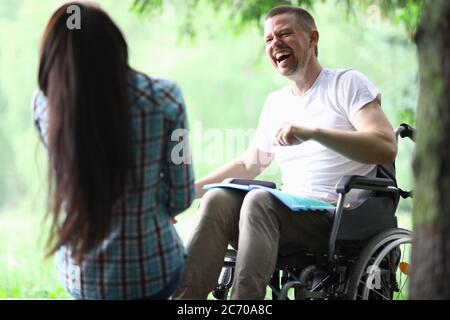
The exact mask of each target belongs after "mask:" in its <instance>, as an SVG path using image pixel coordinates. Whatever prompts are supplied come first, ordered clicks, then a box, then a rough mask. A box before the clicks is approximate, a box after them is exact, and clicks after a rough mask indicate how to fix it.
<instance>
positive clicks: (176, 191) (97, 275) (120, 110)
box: [33, 2, 194, 299]
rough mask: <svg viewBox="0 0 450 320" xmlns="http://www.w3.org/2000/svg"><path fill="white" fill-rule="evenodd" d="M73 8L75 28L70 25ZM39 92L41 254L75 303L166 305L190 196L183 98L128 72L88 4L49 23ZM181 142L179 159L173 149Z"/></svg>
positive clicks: (113, 38)
mask: <svg viewBox="0 0 450 320" xmlns="http://www.w3.org/2000/svg"><path fill="white" fill-rule="evenodd" d="M71 6H76V8H77V9H79V11H78V13H79V14H80V26H79V27H80V28H69V24H68V19H69V18H71V15H72V14H73V11H71V10H70V8H74V7H71ZM68 8H69V10H68ZM68 12H71V13H68ZM39 89H40V90H39V91H37V92H36V93H35V95H34V96H33V108H34V109H33V110H34V120H35V125H36V128H37V129H38V132H39V136H40V138H41V141H42V142H43V143H44V145H45V146H46V147H47V150H48V158H49V180H48V181H49V197H48V200H49V202H48V204H49V208H48V215H49V216H50V217H51V221H52V230H51V231H52V232H51V237H50V240H49V245H50V249H49V252H48V254H49V255H52V254H55V256H56V267H57V275H58V278H59V280H60V281H61V282H62V284H63V286H64V287H65V288H66V290H67V291H68V292H69V293H70V294H71V295H72V296H73V297H74V298H77V299H145V298H154V299H165V298H168V297H169V296H170V294H171V293H172V292H173V290H174V289H175V287H176V284H177V281H178V278H179V275H180V272H181V269H182V267H183V263H184V256H185V251H184V247H183V244H182V242H181V240H180V238H179V237H178V235H177V233H176V230H175V228H174V226H173V224H172V223H171V218H172V217H174V216H175V215H176V214H178V213H180V212H182V211H183V210H185V209H186V208H188V207H189V206H190V204H191V202H192V199H193V197H194V177H193V171H192V166H191V164H190V161H189V160H190V159H189V155H190V152H189V145H188V144H187V139H184V140H182V141H181V142H179V141H172V139H171V134H172V133H173V132H174V131H175V130H177V129H181V130H183V129H185V128H186V127H187V117H186V112H185V107H184V101H183V97H182V94H181V91H180V90H179V88H178V87H177V86H176V85H175V84H174V83H173V82H171V81H168V80H164V79H156V78H151V77H148V76H146V75H144V74H142V73H139V72H136V71H133V70H132V69H131V68H130V67H129V65H128V49H127V44H126V41H125V39H124V37H123V35H122V33H121V32H120V30H119V29H118V27H117V26H116V25H115V24H114V22H113V21H112V20H111V18H110V17H109V16H108V14H106V13H105V12H104V11H103V10H102V9H100V8H99V7H98V6H96V5H93V4H87V3H86V2H71V3H66V4H64V5H63V6H61V7H60V8H59V9H58V10H57V11H56V12H55V13H54V14H53V16H52V17H51V19H50V22H49V23H48V25H47V27H46V29H45V32H44V35H43V39H42V44H41V53H40V64H39ZM180 143H181V144H182V148H181V151H182V152H184V154H180V152H178V153H177V152H173V150H174V147H175V146H177V147H178V144H180ZM178 149H180V148H177V150H178ZM174 156H179V157H181V158H180V159H181V161H179V160H180V159H175V160H176V161H174V159H173V157H174Z"/></svg>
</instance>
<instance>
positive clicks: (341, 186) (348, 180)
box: [336, 175, 398, 194]
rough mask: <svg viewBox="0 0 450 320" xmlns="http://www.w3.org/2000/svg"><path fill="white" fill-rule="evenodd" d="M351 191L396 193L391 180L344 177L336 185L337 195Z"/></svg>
mask: <svg viewBox="0 0 450 320" xmlns="http://www.w3.org/2000/svg"><path fill="white" fill-rule="evenodd" d="M351 189H365V190H373V191H390V192H397V191H398V189H397V187H396V186H395V182H394V181H393V180H391V179H383V178H369V177H364V176H356V175H354V176H344V177H342V178H341V179H340V180H339V181H338V183H336V192H337V193H340V194H342V193H344V194H345V193H348V192H349V191H350V190H351Z"/></svg>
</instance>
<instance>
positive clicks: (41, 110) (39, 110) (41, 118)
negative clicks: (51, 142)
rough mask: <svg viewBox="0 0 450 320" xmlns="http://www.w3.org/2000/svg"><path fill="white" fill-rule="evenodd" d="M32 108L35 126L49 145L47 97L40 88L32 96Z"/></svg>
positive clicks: (45, 143) (43, 140)
mask: <svg viewBox="0 0 450 320" xmlns="http://www.w3.org/2000/svg"><path fill="white" fill-rule="evenodd" d="M31 108H32V113H33V122H34V126H35V128H36V130H37V132H38V135H39V138H40V140H41V141H42V143H43V144H44V146H46V147H47V129H48V114H47V99H46V97H45V96H44V94H43V93H42V92H41V91H40V90H36V91H35V92H34V93H33V96H32V98H31Z"/></svg>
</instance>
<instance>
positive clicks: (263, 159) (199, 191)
mask: <svg viewBox="0 0 450 320" xmlns="http://www.w3.org/2000/svg"><path fill="white" fill-rule="evenodd" d="M272 160H273V154H271V153H267V152H262V151H260V150H258V149H257V148H256V146H254V145H253V144H252V145H250V147H249V148H248V149H247V151H246V152H245V153H244V154H243V155H241V156H239V157H238V158H236V159H234V160H232V161H231V162H229V163H227V164H225V165H223V166H222V167H220V168H218V169H216V170H215V171H213V172H212V173H210V174H209V175H207V176H206V177H204V178H203V179H200V180H199V181H196V183H195V191H196V197H197V198H200V197H202V196H203V194H204V193H205V192H206V190H203V186H204V185H206V184H210V183H218V182H222V181H223V180H224V179H226V178H241V179H254V178H256V177H257V176H258V175H259V174H260V173H261V172H262V171H263V170H264V169H265V168H267V167H268V166H269V165H270V163H271V162H272Z"/></svg>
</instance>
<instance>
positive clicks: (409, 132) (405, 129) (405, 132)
mask: <svg viewBox="0 0 450 320" xmlns="http://www.w3.org/2000/svg"><path fill="white" fill-rule="evenodd" d="M399 136H400V137H401V138H409V139H411V141H416V129H415V128H413V127H411V126H410V125H409V124H407V123H402V124H401V125H400V127H398V128H397V130H395V137H396V138H397V140H398V137H399Z"/></svg>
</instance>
